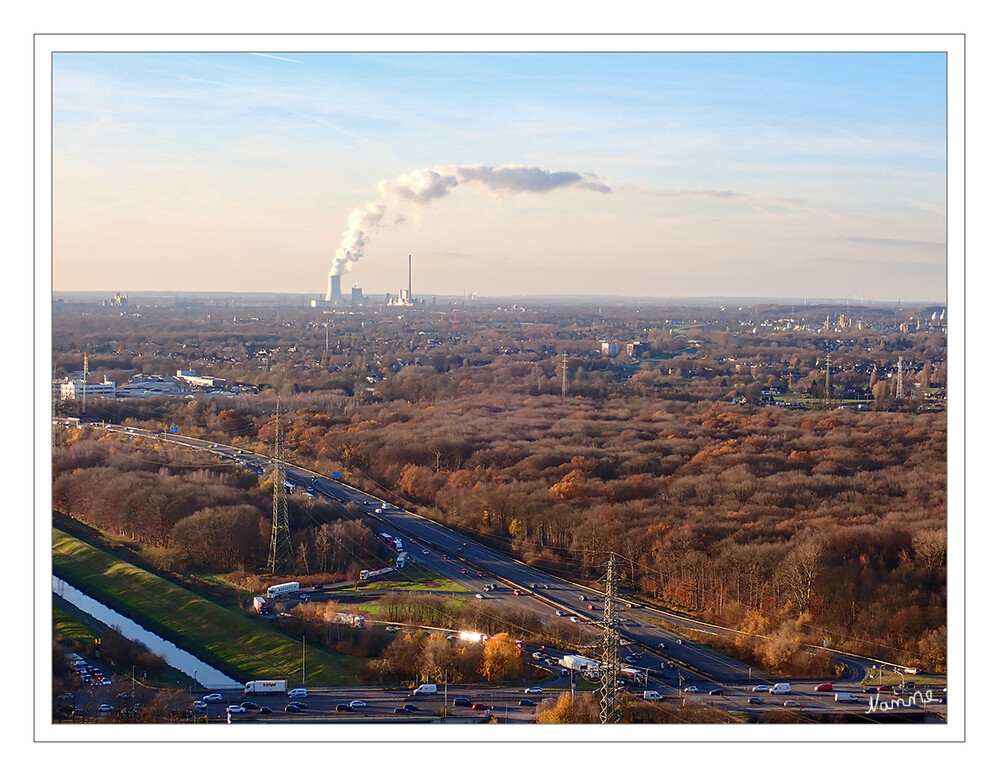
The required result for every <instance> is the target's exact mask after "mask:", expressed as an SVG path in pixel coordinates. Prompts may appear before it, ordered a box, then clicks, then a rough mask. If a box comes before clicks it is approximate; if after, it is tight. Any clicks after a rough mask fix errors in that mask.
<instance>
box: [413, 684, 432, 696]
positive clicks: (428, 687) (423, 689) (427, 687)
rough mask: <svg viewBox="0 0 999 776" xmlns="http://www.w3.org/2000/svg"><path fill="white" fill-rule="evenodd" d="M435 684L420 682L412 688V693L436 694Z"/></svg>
mask: <svg viewBox="0 0 999 776" xmlns="http://www.w3.org/2000/svg"><path fill="white" fill-rule="evenodd" d="M436 694H437V685H436V684H421V685H420V686H419V687H417V688H416V689H415V690H413V695H436Z"/></svg>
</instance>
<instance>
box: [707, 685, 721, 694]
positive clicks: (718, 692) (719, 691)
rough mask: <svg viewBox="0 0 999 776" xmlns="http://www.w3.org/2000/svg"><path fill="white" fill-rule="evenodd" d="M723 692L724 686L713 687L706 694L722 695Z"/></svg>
mask: <svg viewBox="0 0 999 776" xmlns="http://www.w3.org/2000/svg"><path fill="white" fill-rule="evenodd" d="M724 694H725V688H724V687H715V689H713V690H712V691H711V692H709V693H708V695H724Z"/></svg>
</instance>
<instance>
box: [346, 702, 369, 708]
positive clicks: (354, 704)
mask: <svg viewBox="0 0 999 776" xmlns="http://www.w3.org/2000/svg"><path fill="white" fill-rule="evenodd" d="M367 705H368V704H367V703H365V702H364V701H351V702H350V708H352V709H363V708H364V707H365V706H367Z"/></svg>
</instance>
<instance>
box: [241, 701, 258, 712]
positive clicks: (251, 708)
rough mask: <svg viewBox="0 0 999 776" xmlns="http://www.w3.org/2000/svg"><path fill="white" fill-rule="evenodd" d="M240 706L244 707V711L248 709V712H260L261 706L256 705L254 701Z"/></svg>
mask: <svg viewBox="0 0 999 776" xmlns="http://www.w3.org/2000/svg"><path fill="white" fill-rule="evenodd" d="M239 705H240V706H242V707H243V708H244V709H246V710H247V711H260V706H258V705H257V704H256V703H254V702H253V701H243V702H242V703H241V704H239Z"/></svg>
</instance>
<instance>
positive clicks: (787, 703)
mask: <svg viewBox="0 0 999 776" xmlns="http://www.w3.org/2000/svg"><path fill="white" fill-rule="evenodd" d="M784 705H785V706H786V707H787V708H789V709H792V708H796V707H798V706H800V705H801V704H800V703H798V701H784Z"/></svg>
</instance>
